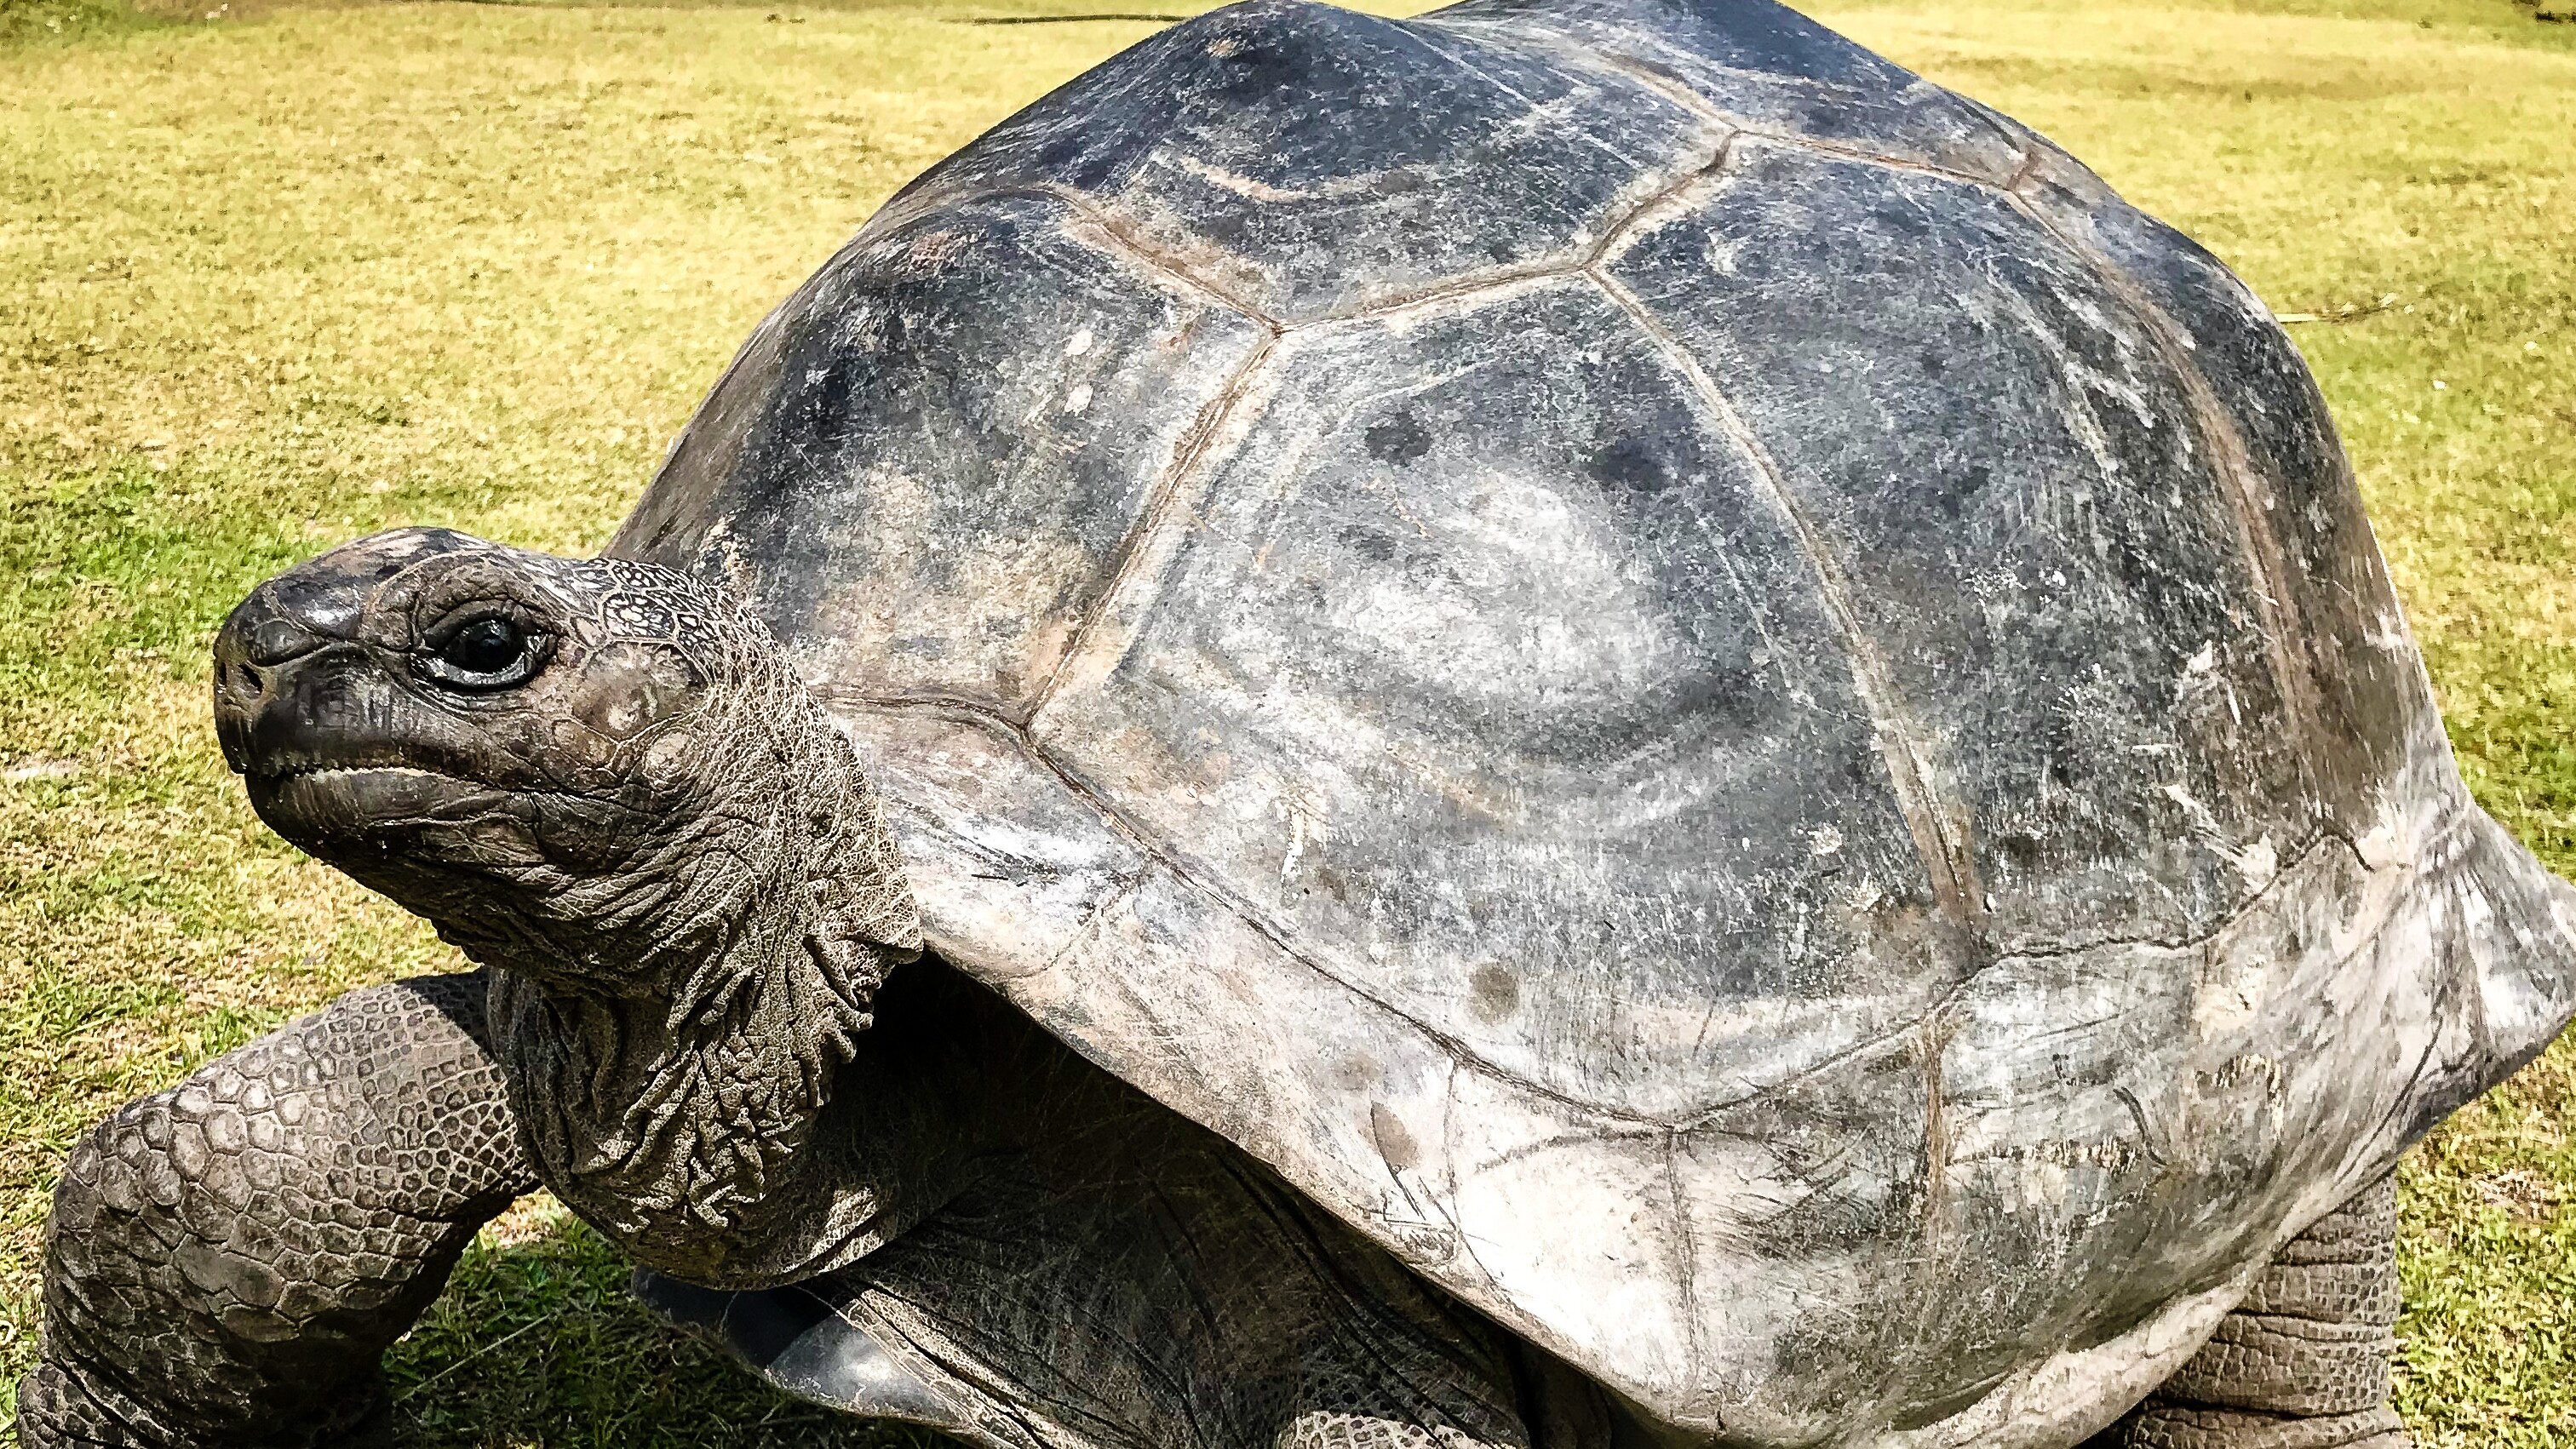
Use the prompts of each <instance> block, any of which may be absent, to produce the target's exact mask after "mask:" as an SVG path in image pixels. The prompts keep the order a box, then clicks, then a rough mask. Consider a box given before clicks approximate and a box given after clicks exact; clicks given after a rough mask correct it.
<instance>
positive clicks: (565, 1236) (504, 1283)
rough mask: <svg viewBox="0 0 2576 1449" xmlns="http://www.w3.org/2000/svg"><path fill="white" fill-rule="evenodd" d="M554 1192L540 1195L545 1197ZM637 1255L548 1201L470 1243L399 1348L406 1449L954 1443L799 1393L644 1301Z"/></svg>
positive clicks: (392, 1372)
mask: <svg viewBox="0 0 2576 1449" xmlns="http://www.w3.org/2000/svg"><path fill="white" fill-rule="evenodd" d="M541 1201H542V1200H541ZM631 1271H632V1265H631V1264H630V1263H629V1262H628V1261H627V1260H626V1259H625V1258H624V1257H623V1256H621V1255H620V1254H619V1253H618V1252H617V1251H616V1250H615V1249H614V1248H612V1247H610V1246H609V1245H608V1244H607V1242H606V1241H604V1240H603V1239H601V1238H600V1237H599V1235H598V1234H596V1233H594V1232H592V1231H591V1230H590V1229H589V1228H587V1227H585V1226H583V1225H582V1224H581V1223H580V1222H579V1221H578V1220H576V1219H574V1218H572V1217H571V1216H569V1215H568V1214H566V1213H564V1212H563V1210H562V1209H561V1208H559V1207H554V1206H553V1205H552V1204H551V1203H545V1204H544V1205H543V1206H539V1207H536V1208H535V1209H534V1210H533V1211H531V1210H530V1206H529V1205H523V1206H522V1208H521V1209H520V1210H519V1211H518V1212H514V1213H513V1214H512V1216H511V1218H509V1219H505V1220H504V1225H503V1227H502V1228H501V1230H500V1231H498V1232H494V1231H487V1232H486V1233H485V1234H484V1235H483V1236H482V1237H481V1238H478V1239H477V1240H476V1241H475V1244H474V1246H473V1247H472V1248H471V1249H470V1250H468V1251H467V1253H466V1255H465V1259H464V1261H463V1262H461V1263H459V1264H458V1265H457V1269H456V1275H455V1277H454V1278H452V1279H450V1280H449V1283H448V1287H447V1292H446V1293H445V1294H443V1295H441V1297H440V1298H439V1300H438V1302H437V1303H436V1304H434V1305H432V1307H431V1308H430V1311H429V1313H428V1314H427V1315H426V1316H424V1317H423V1318H422V1319H421V1321H420V1324H419V1326H418V1327H416V1328H414V1329H413V1330H412V1332H411V1334H410V1335H409V1336H407V1337H406V1338H404V1339H403V1340H402V1342H400V1343H398V1344H396V1345H394V1348H393V1351H392V1352H391V1353H389V1354H387V1355H386V1371H387V1373H388V1375H389V1376H390V1377H391V1379H392V1381H393V1392H394V1409H395V1420H396V1423H397V1425H398V1434H397V1438H396V1441H395V1442H396V1443H398V1444H400V1445H402V1446H404V1449H432V1446H435V1449H465V1446H474V1449H485V1446H503V1445H508V1446H519V1445H543V1446H545V1449H701V1446H703V1449H786V1446H791V1445H793V1446H798V1449H806V1446H845V1445H846V1446H851V1449H860V1446H864V1449H956V1446H954V1445H953V1444H951V1443H950V1442H949V1441H947V1440H945V1439H941V1438H939V1437H938V1436H936V1435H933V1434H929V1433H927V1432H923V1431H918V1430H910V1429H904V1428H900V1427H896V1426H893V1425H886V1424H873V1423H867V1422H863V1421H860V1420H856V1419H851V1418H848V1417H845V1416H842V1415H839V1414H835V1413H832V1412H830V1411H829V1410H826V1409H821V1408H817V1407H815V1406H813V1405H810V1404H804V1403H800V1402H797V1401H795V1400H792V1399H789V1398H786V1397H785V1396H783V1395H780V1394H778V1393H776V1392H773V1391H772V1390H770V1389H769V1388H768V1387H767V1386H765V1385H763V1384H762V1383H760V1382H759V1381H758V1380H756V1379H754V1378H752V1377H751V1376H750V1375H749V1374H748V1373H746V1372H744V1371H743V1370H742V1369H740V1368H738V1367H737V1366H735V1365H734V1363H733V1362H732V1361H731V1360H730V1359H727V1358H725V1357H724V1356H722V1355H721V1354H719V1353H717V1352H716V1351H715V1350H714V1349H712V1348H710V1347H708V1346H706V1345H705V1344H702V1343H700V1342H699V1341H697V1340H696V1339H694V1338H690V1337H688V1336H687V1335H685V1334H682V1333H680V1332H679V1331H677V1330H675V1329H672V1328H670V1327H668V1326H667V1325H665V1324H663V1323H662V1322H661V1321H660V1320H659V1319H656V1318H654V1317H653V1316H652V1315H651V1314H649V1313H647V1312H645V1311H644V1308H643V1307H642V1305H640V1304H638V1303H637V1302H636V1301H635V1299H634V1297H633V1295H631V1294H630V1293H628V1292H627V1288H626V1283H627V1278H628V1275H629V1274H630V1272H631Z"/></svg>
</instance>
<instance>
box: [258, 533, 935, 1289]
mask: <svg viewBox="0 0 2576 1449" xmlns="http://www.w3.org/2000/svg"><path fill="white" fill-rule="evenodd" d="M215 719H216V729H217V733H218V735H219V736H220V738H221V740H222V742H223V748H224V755H225V758H226V760H227V761H228V762H229V763H230V764H231V766H232V767H233V769H235V770H236V771H238V772H240V773H241V775H242V776H243V777H244V780H245V781H246V783H247V785H248V787H249V792H250V797H251V803H252V805H253V806H254V808H256V809H257V810H258V812H259V815H260V818H261V819H263V820H265V821H267V822H268V823H269V825H270V826H271V827H272V828H274V829H275V830H276V831H277V832H278V833H279V834H280V835H282V836H284V837H286V838H287V839H288V840H290V841H292V842H294V843H295V844H296V845H299V846H301V847H303V848H304V849H305V850H307V851H309V852H311V853H312V854H314V855H316V856H319V857H321V858H322V859H323V860H325V861H328V862H330V863H331V864H333V865H335V866H338V867H339V868H340V869H342V870H344V871H346V872H348V873H349V874H350V875H352V876H354V877H356V878H357V879H358V880H359V881H360V882H362V883H363V884H365V885H367V886H369V887H372V888H373V889H375V890H378V891H381V892H383V893H384V894H385V895H388V896H390V897H392V898H393V899H394V900H395V901H397V902H399V903H401V904H402V905H404V906H406V907H408V908H410V909H411V910H413V911H415V912H417V913H418V914H420V915H422V916H425V917H427V918H428V919H429V921H430V922H431V923H432V924H433V925H435V926H436V927H437V928H438V932H439V934H440V935H441V936H442V937H444V938H446V939H447V940H449V941H451V942H453V943H455V944H456V945H457V946H459V947H461V948H462V949H463V950H464V951H465V952H466V953H467V954H468V955H469V956H472V957H473V958H475V959H476V960H477V961H480V962H482V963H484V964H486V965H489V966H493V967H495V968H498V970H497V972H496V976H495V985H494V988H493V989H494V1003H493V1005H494V1013H493V1015H494V1023H495V1031H496V1034H498V1036H499V1037H500V1041H499V1046H500V1050H501V1054H502V1057H503V1059H504V1062H505V1064H506V1065H507V1066H508V1067H509V1068H510V1070H511V1074H512V1080H513V1083H514V1086H513V1100H514V1103H516V1104H517V1105H518V1106H519V1109H520V1111H521V1114H522V1117H523V1120H524V1121H525V1123H526V1125H527V1126H528V1127H529V1128H530V1130H531V1133H532V1135H533V1136H534V1137H535V1138H536V1146H537V1149H538V1156H539V1158H540V1165H541V1167H542V1168H544V1169H545V1175H546V1176H547V1178H548V1181H549V1185H551V1186H554V1187H555V1188H556V1190H557V1191H558V1193H559V1194H561V1195H563V1196H565V1197H566V1199H567V1201H570V1202H572V1203H573V1205H574V1206H575V1207H576V1208H579V1209H582V1210H583V1211H584V1215H585V1216H589V1217H591V1218H592V1219H593V1221H594V1222H599V1223H600V1225H601V1226H603V1227H606V1228H609V1229H610V1231H612V1233H614V1234H616V1235H617V1236H620V1237H623V1238H626V1239H627V1240H628V1243H629V1246H630V1247H631V1248H633V1249H635V1250H637V1252H638V1255H639V1256H642V1257H645V1258H646V1259H647V1261H651V1262H654V1263H655V1264H656V1266H662V1267H665V1268H666V1270H668V1271H673V1272H675V1273H677V1274H679V1275H681V1276H697V1277H700V1278H715V1277H724V1278H733V1277H736V1276H737V1275H736V1274H734V1273H732V1272H729V1271H718V1269H717V1268H716V1267H713V1266H710V1265H709V1264H708V1263H706V1262H704V1261H702V1260H703V1259H704V1258H705V1256H706V1254H707V1253H710V1252H713V1253H717V1254H719V1255H722V1254H726V1253H729V1252H734V1251H736V1250H739V1249H742V1248H744V1247H747V1246H749V1245H747V1244H745V1243H743V1242H741V1241H739V1239H740V1238H741V1237H742V1233H741V1232H740V1231H738V1230H739V1229H741V1228H742V1227H743V1226H744V1221H743V1213H744V1212H745V1211H747V1210H748V1204H749V1203H750V1202H751V1201H752V1200H754V1199H756V1198H758V1197H759V1196H760V1195H761V1194H762V1193H763V1192H764V1191H766V1190H768V1189H774V1188H776V1187H777V1186H778V1185H779V1183H778V1182H777V1178H778V1175H779V1173H780V1172H781V1171H783V1170H784V1168H785V1160H784V1158H785V1156H792V1155H793V1148H794V1147H795V1146H796V1144H797V1142H798V1141H801V1140H802V1136H803V1135H804V1134H805V1133H806V1132H807V1131H808V1130H809V1129H810V1127H811V1125H812V1120H811V1119H812V1118H813V1117H814V1116H815V1115H816V1114H817V1113H819V1112H820V1111H821V1109H822V1108H823V1106H824V1105H825V1103H826V1101H827V1100H828V1098H829V1096H830V1087H831V1078H832V1075H833V1072H834V1070H835V1069H836V1067H837V1065H838V1064H839V1063H840V1062H841V1061H843V1060H846V1058H847V1056H848V1054H849V1052H850V1051H851V1050H852V1046H851V1038H852V1037H853V1036H854V1035H855V1033H857V1032H858V1031H860V1030H861V1029H863V1028H864V1027H866V1025H867V1024H868V1007H869V1004H870V1001H871V999H872V997H873V994H874V991H875V988H876V986H877V984H878V982H879V981H880V980H881V979H882V978H883V975H884V972H885V970H886V968H887V966H888V965H889V964H890V963H891V962H893V961H896V960H900V959H904V958H905V957H907V956H908V955H910V954H912V953H913V952H915V951H916V950H917V949H918V946H919V944H920V936H919V928H918V926H917V924H916V922H915V918H914V914H913V905H912V899H911V895H910V893H909V891H908V889H907V888H906V886H905V883H904V878H903V871H902V866H901V863H900V861H899V859H898V858H897V856H896V854H895V851H894V848H893V845H892V842H891V839H890V837H889V836H888V835H887V833H886V830H885V826H884V823H883V820H882V816H881V812H880V810H879V807H878V804H877V801H876V797H875V795H874V792H873V791H872V790H871V789H870V787H869V785H868V783H867V781H866V779H865V778H864V776H863V775H862V774H861V772H860V769H859V765H858V761H857V758H856V755H855V753H854V752H853V751H852V750H851V748H850V745H849V743H848V742H847V741H846V740H844V739H843V738H842V737H841V735H840V734H839V732H838V731H837V730H836V729H835V728H834V727H833V725H832V722H831V720H830V717H829V716H828V715H827V714H826V713H825V712H824V711H823V709H822V708H821V706H820V705H819V704H818V703H816V702H815V700H814V699H813V698H812V697H811V696H810V695H809V694H808V693H807V692H806V690H805V689H804V687H803V685H802V684H801V683H800V682H799V681H798V680H797V678H796V675H795V673H794V671H793V670H792V668H790V666H789V665H788V663H787V661H786V660H785V658H784V657H783V655H782V653H781V651H780V650H779V649H778V647H777V645H776V643H775V642H774V640H772V638H771V637H770V635H769V633H768V631H767V630H766V629H765V628H764V627H763V626H762V625H761V623H760V621H759V620H758V619H757V618H755V617H754V616H753V615H752V614H751V613H750V611H749V610H747V609H746V608H744V607H743V606H742V605H741V604H739V603H737V602H736V601H734V600H733V599H731V598H729V597H727V596H725V595H723V594H720V593H718V592H717V591H715V590H712V589H709V588H707V587H705V586H703V585H700V584H698V583H696V582H694V581H692V580H690V579H688V578H686V577H684V576H682V575H680V574H677V573H673V572H671V571H669V570H666V569H661V568H657V567H654V566H652V565H649V564H641V563H634V562H629V561H624V560H616V559H602V560H575V559H567V558H558V557H554V556H551V555H547V554H539V553H530V552H526V551H523V550H520V549H514V548H507V547H503V546H501V545H498V544H493V543H487V542H484V541H482V540H480V539H475V538H470V537H467V536H465V535H463V534H458V533H452V532H447V531H444V530H437V529H405V530H401V531H398V532H393V533H385V534H379V535H377V536H375V537H373V538H368V539H363V540H360V541H359V542H356V543H352V544H348V545H346V546H344V547H341V548H338V549H335V550H333V551H331V552H330V553H327V554H324V555H322V556H321V557H320V558H316V559H313V560H311V561H310V562H307V563H304V564H300V565H298V566H296V567H295V568H292V569H289V570H288V571H286V572H285V573H282V574H280V575H278V576H277V577H275V578H273V579H270V580H269V581H268V582H266V583H264V584H262V585H260V586H259V587H258V588H257V589H255V590H253V591H252V593H251V595H250V597H249V598H247V599H245V600H244V601H243V602H242V604H241V605H240V607H238V608H236V609H235V610H234V611H233V613H232V616H231V618H230V619H228V620H227V621H226V622H225V624H224V627H223V629H222V631H221V633H220V634H219V635H218V637H217V639H216V642H215ZM713 1059H721V1060H722V1062H723V1063H724V1067H723V1071H722V1072H711V1071H709V1070H707V1064H708V1062H709V1061H710V1060H713ZM728 1074H730V1078H729V1079H727V1076H728ZM746 1090H748V1092H749V1093H750V1096H751V1097H752V1098H756V1099H757V1100H758V1101H760V1102H762V1103H766V1104H767V1110H766V1111H765V1112H764V1113H762V1114H759V1115H760V1116H761V1123H762V1125H760V1126H758V1127H756V1128H729V1129H727V1130H725V1131H722V1132H719V1131H717V1130H716V1128H715V1125H714V1124H715V1121H716V1119H718V1118H719V1117H722V1116H723V1115H724V1111H723V1110H722V1109H720V1108H719V1107H718V1105H717V1103H716V1101H715V1096H716V1095H718V1094H719V1093H722V1094H729V1096H730V1098H731V1099H733V1100H735V1101H737V1102H738V1101H740V1100H742V1099H743V1097H744V1093H745V1092H746ZM698 1096H705V1097H707V1099H708V1100H706V1101H704V1102H698V1101H695V1100H694V1099H695V1098H696V1097H698ZM739 1120H740V1118H739V1114H737V1121H739ZM791 1139H793V1140H791ZM769 1148H774V1149H776V1153H775V1154H773V1156H776V1157H777V1159H778V1160H772V1161H768V1162H765V1163H764V1162H762V1161H761V1160H760V1159H761V1158H762V1155H763V1151H764V1150H766V1149H769ZM728 1204H730V1206H728ZM612 1219H613V1220H614V1221H611V1220H612ZM672 1235H676V1236H675V1237H672V1241H671V1242H668V1243H661V1244H660V1246H661V1247H662V1248H663V1249H664V1250H663V1251H660V1252H656V1251H654V1248H655V1246H656V1242H657V1239H659V1238H662V1237H666V1236H672ZM683 1240H685V1241H683ZM781 1251H787V1252H788V1253H789V1256H795V1255H796V1254H797V1253H798V1252H801V1251H803V1250H802V1249H796V1250H793V1251H790V1250H788V1249H787V1248H786V1247H784V1246H782V1248H781ZM692 1270H695V1271H694V1273H693V1271H692Z"/></svg>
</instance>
